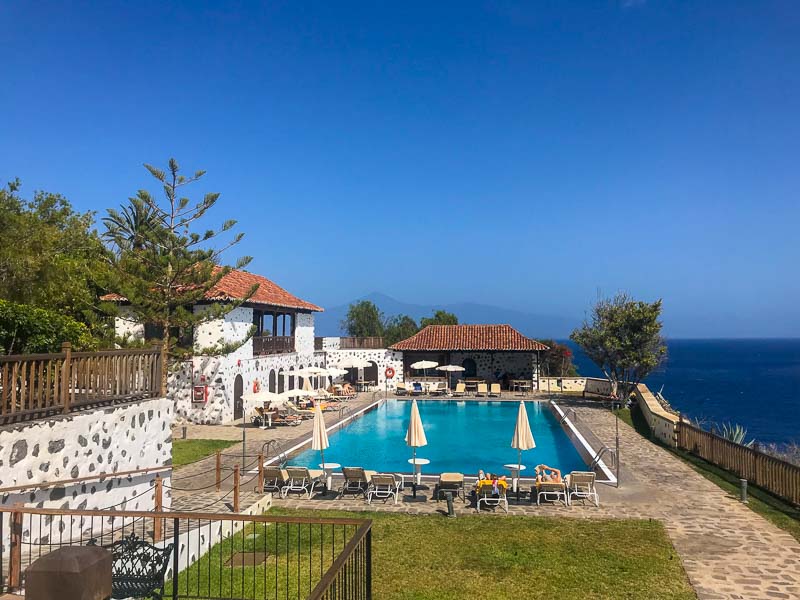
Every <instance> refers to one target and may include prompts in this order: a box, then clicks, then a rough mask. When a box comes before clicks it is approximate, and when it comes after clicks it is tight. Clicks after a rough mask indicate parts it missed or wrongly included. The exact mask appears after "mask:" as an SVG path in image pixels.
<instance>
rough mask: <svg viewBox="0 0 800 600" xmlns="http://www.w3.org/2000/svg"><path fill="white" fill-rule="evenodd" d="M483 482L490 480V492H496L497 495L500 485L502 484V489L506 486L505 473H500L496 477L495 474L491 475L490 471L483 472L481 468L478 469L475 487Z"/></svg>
mask: <svg viewBox="0 0 800 600" xmlns="http://www.w3.org/2000/svg"><path fill="white" fill-rule="evenodd" d="M484 482H491V484H492V494H497V495H498V496H499V495H500V486H502V487H503V489H505V488H506V487H508V484H507V483H506V476H505V475H501V476H500V477H498V476H497V475H492V474H491V473H488V472H487V473H484V472H483V469H481V470H480V471H478V482H477V485H476V487H480V485H481V484H482V483H484Z"/></svg>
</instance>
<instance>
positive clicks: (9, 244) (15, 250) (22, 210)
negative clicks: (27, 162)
mask: <svg viewBox="0 0 800 600" xmlns="http://www.w3.org/2000/svg"><path fill="white" fill-rule="evenodd" d="M19 190H20V182H19V180H15V181H13V182H11V183H9V184H8V186H7V187H5V188H3V189H2V190H0V298H2V299H5V300H10V301H12V302H17V303H20V304H28V305H31V306H35V307H39V308H46V309H48V310H52V311H57V312H59V313H61V314H64V315H67V316H69V317H70V318H72V319H75V320H77V321H81V322H84V323H89V324H90V325H91V326H92V330H93V331H94V333H95V334H98V335H102V334H103V333H104V332H103V327H102V324H101V321H99V320H98V314H99V313H98V309H99V306H98V302H97V298H98V296H99V295H100V294H101V293H102V292H103V291H105V290H106V288H107V286H108V285H109V281H110V279H111V277H112V275H113V273H112V272H110V270H109V269H108V263H107V260H106V258H107V255H108V253H107V251H106V249H105V247H104V246H103V243H102V240H101V239H100V237H99V236H98V234H97V232H96V231H95V230H94V228H93V227H94V213H91V212H86V213H78V212H76V211H75V210H74V209H73V208H72V205H71V204H70V203H69V201H68V200H67V199H66V198H65V197H64V196H61V195H59V194H52V193H49V192H42V191H37V192H34V195H33V198H32V199H31V200H25V199H24V198H22V197H21V196H20V195H19Z"/></svg>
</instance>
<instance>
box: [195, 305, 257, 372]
mask: <svg viewBox="0 0 800 600" xmlns="http://www.w3.org/2000/svg"><path fill="white" fill-rule="evenodd" d="M208 309H209V307H208V306H207V305H198V306H195V307H194V312H195V314H198V313H202V312H203V311H206V310H208ZM252 327H253V309H252V308H248V307H246V306H239V307H237V308H234V309H233V310H232V311H230V312H228V313H226V314H225V316H224V317H223V318H221V319H214V320H212V321H208V322H207V323H200V324H199V325H197V326H196V327H195V328H194V347H195V350H196V351H202V350H203V349H207V348H212V347H214V346H217V345H222V344H234V343H238V342H241V341H242V340H244V339H246V338H247V336H248V334H249V333H250V330H251V329H252ZM229 356H230V357H231V358H233V359H239V358H250V357H251V356H253V342H252V341H249V340H248V341H247V342H245V343H244V344H242V346H240V347H239V348H237V349H236V350H235V351H234V352H232V353H231V354H229Z"/></svg>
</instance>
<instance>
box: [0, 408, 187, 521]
mask: <svg viewBox="0 0 800 600" xmlns="http://www.w3.org/2000/svg"><path fill="white" fill-rule="evenodd" d="M173 417H174V410H173V405H172V402H170V401H169V400H167V399H166V398H160V399H154V400H145V401H141V402H135V403H130V404H125V405H121V406H116V407H108V408H98V409H95V410H91V411H88V410H87V411H85V412H80V413H73V414H70V415H64V416H59V417H54V418H51V419H42V420H40V421H34V422H31V423H24V424H19V425H15V426H6V427H4V428H3V429H2V430H0V489H1V488H12V487H18V486H23V485H24V486H31V487H30V488H26V489H24V490H21V491H11V492H5V493H2V492H0V493H2V497H0V502H2V504H3V506H11V505H13V504H16V503H22V504H25V505H27V506H35V507H37V508H60V509H67V508H72V509H87V510H91V509H103V508H108V507H111V506H115V507H116V508H117V509H119V510H123V509H124V510H152V508H153V491H152V481H153V478H154V475H153V474H141V475H133V476H123V477H113V475H112V476H110V477H107V478H104V479H102V480H100V479H99V478H98V479H97V480H94V479H92V480H89V481H85V482H79V483H75V484H72V485H55V486H54V485H52V482H56V481H63V480H69V479H78V478H85V477H90V478H91V477H94V476H100V475H101V474H103V473H112V474H113V473H114V472H124V471H134V470H137V469H145V468H153V467H163V466H170V465H171V464H172V432H171V429H170V427H171V425H172V420H173ZM161 476H162V478H163V479H164V482H165V483H166V484H167V485H169V482H170V471H164V472H162V473H161ZM163 503H164V506H165V507H169V506H170V505H171V496H170V493H169V490H168V489H167V488H165V489H164V493H163ZM6 531H8V530H7V529H6Z"/></svg>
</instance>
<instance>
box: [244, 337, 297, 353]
mask: <svg viewBox="0 0 800 600" xmlns="http://www.w3.org/2000/svg"><path fill="white" fill-rule="evenodd" d="M289 352H294V336H290V335H260V336H255V337H254V338H253V354H254V355H256V356H262V355H264V354H287V353H289Z"/></svg>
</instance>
